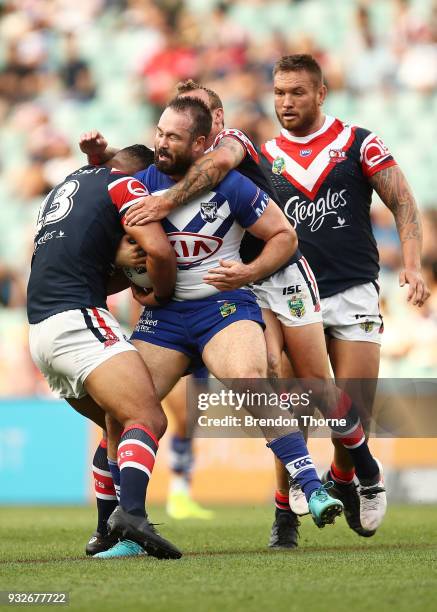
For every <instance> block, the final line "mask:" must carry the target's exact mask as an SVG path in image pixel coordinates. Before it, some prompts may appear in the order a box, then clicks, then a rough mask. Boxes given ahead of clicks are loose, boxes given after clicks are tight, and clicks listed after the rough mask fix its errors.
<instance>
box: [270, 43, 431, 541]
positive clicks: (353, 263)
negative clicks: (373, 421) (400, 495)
mask: <svg viewBox="0 0 437 612" xmlns="http://www.w3.org/2000/svg"><path fill="white" fill-rule="evenodd" d="M326 94H327V88H326V86H325V84H324V82H323V75H322V71H321V69H320V66H319V65H318V63H317V62H316V61H315V60H314V58H313V57H311V56H309V55H290V56H285V57H282V58H281V59H280V60H279V61H278V62H277V63H276V65H275V67H274V100H275V110H276V115H277V117H278V120H279V123H280V124H281V126H282V130H281V132H280V134H279V135H278V136H277V137H276V138H273V139H272V140H269V141H268V142H266V143H264V144H263V146H262V148H261V150H262V156H261V165H262V167H263V168H264V169H265V170H266V171H267V172H269V174H270V178H271V180H272V183H273V185H274V187H275V189H276V193H277V197H278V198H279V200H278V201H279V204H280V206H281V207H282V209H283V210H284V213H285V214H286V216H287V218H288V219H289V221H290V222H291V224H292V225H293V227H294V228H295V229H296V231H297V234H298V237H299V247H300V249H301V251H302V253H303V254H304V256H305V257H306V258H307V260H308V262H309V263H310V265H311V268H312V270H313V271H314V274H315V276H316V280H317V283H318V287H319V292H320V297H321V309H322V316H323V325H324V329H325V335H326V341H327V348H328V354H329V358H330V362H331V366H332V369H333V371H334V374H335V378H336V381H337V384H338V385H339V386H343V387H344V388H346V389H348V384H347V381H348V380H351V379H352V380H351V382H350V386H349V391H350V393H351V395H352V396H354V395H355V393H354V390H353V384H354V383H353V379H369V382H368V383H366V385H365V386H362V387H363V391H362V396H361V398H360V399H359V400H358V402H359V404H360V409H361V420H362V421H363V423H364V424H366V423H367V424H368V423H369V421H370V417H371V411H372V406H373V401H374V394H375V389H376V380H377V378H378V373H379V363H380V346H381V338H382V332H383V321H382V317H381V314H380V311H379V300H378V298H379V284H378V274H379V263H378V259H379V258H378V250H377V246H376V242H375V238H374V236H373V233H372V227H371V220H370V205H371V201H372V194H373V191H376V193H377V194H378V195H379V197H380V198H381V200H382V201H383V203H384V204H385V205H386V206H387V207H388V208H389V209H390V210H391V212H392V213H393V216H394V219H395V222H396V227H397V231H398V234H399V240H400V245H401V253H402V262H403V265H402V270H401V272H400V274H399V284H400V286H401V287H403V286H405V285H408V286H409V288H408V294H407V301H408V302H411V303H412V304H413V305H417V306H418V307H421V306H422V305H423V304H424V302H425V301H426V300H427V299H428V297H429V295H430V293H429V290H428V288H427V287H426V284H425V281H424V279H423V277H422V273H421V259H420V255H421V243H422V230H421V222H420V215H419V212H418V209H417V205H416V202H415V200H414V196H413V193H412V191H411V189H410V187H409V185H408V182H407V180H406V178H405V176H404V174H403V172H402V170H401V169H400V168H399V166H398V164H397V163H396V162H395V160H394V159H393V157H392V155H391V153H390V151H389V150H388V149H387V147H386V146H385V144H384V143H383V141H382V140H381V139H380V138H379V137H378V136H377V135H375V134H374V133H373V132H371V131H369V130H366V129H363V128H361V127H357V126H354V125H349V124H347V123H346V122H343V121H341V120H340V119H337V118H334V117H330V116H327V115H325V114H324V113H323V103H324V101H325V98H326ZM293 365H294V363H293ZM354 399H356V398H355V397H354ZM333 442H334V446H335V451H334V459H333V461H332V464H331V467H330V470H329V471H328V472H327V473H326V474H325V480H333V481H334V483H335V486H334V487H333V489H332V491H333V494H334V495H336V496H337V497H338V498H339V499H341V500H342V501H343V503H344V505H345V516H346V519H347V521H348V523H349V526H350V527H351V528H352V529H353V530H354V531H356V532H357V533H358V534H359V535H361V536H365V537H369V536H372V535H373V534H374V533H375V530H376V527H377V526H378V523H375V524H374V525H373V527H371V528H369V526H366V527H365V526H364V525H363V524H362V523H363V516H364V520H365V518H366V514H368V513H369V512H373V513H374V512H375V510H376V512H377V511H378V507H379V506H381V512H382V497H383V493H382V491H381V489H382V488H383V487H382V482H375V483H374V486H369V487H365V486H361V485H360V484H358V483H357V482H356V479H355V471H354V467H353V465H352V462H351V458H350V455H349V454H348V453H347V452H346V451H345V448H344V447H343V445H341V444H340V443H339V441H338V439H335V438H333ZM281 469H282V468H281ZM283 477H284V479H286V475H285V474H284V475H283ZM360 503H361V519H360V512H359V509H360Z"/></svg>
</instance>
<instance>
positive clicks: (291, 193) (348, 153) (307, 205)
mask: <svg viewBox="0 0 437 612" xmlns="http://www.w3.org/2000/svg"><path fill="white" fill-rule="evenodd" d="M261 150H262V156H261V166H262V167H263V168H264V169H265V170H266V171H268V172H269V173H270V178H271V180H272V182H273V185H274V187H275V190H276V193H277V195H278V198H279V199H278V200H277V202H278V203H279V204H280V205H281V207H282V209H283V211H284V213H285V214H286V216H287V218H288V219H289V220H290V222H291V224H292V225H293V227H294V228H295V229H296V231H297V235H298V238H299V247H300V249H301V251H302V252H303V254H304V255H305V257H306V258H307V259H308V261H309V263H310V265H311V268H312V270H313V271H314V273H315V275H316V279H317V283H318V286H319V291H320V295H321V297H322V298H325V297H329V296H331V295H334V294H336V293H339V292H341V291H344V290H346V289H348V288H349V287H354V286H355V285H359V284H363V283H367V282H369V281H373V280H375V279H376V278H377V276H378V272H379V264H378V250H377V247H376V242H375V238H374V236H373V233H372V228H371V223H370V214H369V211H370V204H371V198H372V186H371V185H370V182H369V178H370V177H371V176H373V175H374V174H375V173H376V172H379V171H380V170H383V169H384V168H388V167H390V166H393V165H395V163H396V162H395V161H394V159H393V157H392V156H391V154H390V152H389V151H388V149H387V148H386V146H385V145H384V143H383V142H382V141H381V139H380V138H378V137H377V136H376V135H375V134H373V133H371V132H369V131H368V130H365V129H363V128H359V127H355V126H350V125H347V124H345V123H343V122H342V121H340V120H339V119H335V118H334V117H326V119H325V123H324V125H323V127H322V128H321V129H320V130H319V131H318V132H316V133H314V134H311V135H309V136H305V137H300V138H299V137H295V136H292V135H291V134H289V132H288V131H287V130H281V134H280V136H278V137H277V138H274V139H273V140H269V141H268V142H266V143H265V144H264V145H263V146H262V149H261Z"/></svg>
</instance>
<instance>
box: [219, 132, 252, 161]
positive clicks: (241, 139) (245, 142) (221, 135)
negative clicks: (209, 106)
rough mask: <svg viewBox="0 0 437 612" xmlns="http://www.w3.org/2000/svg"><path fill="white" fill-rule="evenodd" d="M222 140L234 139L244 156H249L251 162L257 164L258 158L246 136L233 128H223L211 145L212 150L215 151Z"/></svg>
mask: <svg viewBox="0 0 437 612" xmlns="http://www.w3.org/2000/svg"><path fill="white" fill-rule="evenodd" d="M222 138H235V140H237V141H238V142H239V143H240V144H241V146H242V147H243V149H244V152H245V156H246V155H250V157H252V158H253V160H254V161H256V163H259V156H258V153H257V151H256V149H255V145H254V144H253V142H252V141H251V140H250V138H248V137H247V136H246V134H245V133H244V132H242V131H241V130H237V129H234V128H225V129H224V130H222V131H221V132H219V133H218V134H217V136H216V137H215V140H214V143H213V145H212V148H213V149H215V147H216V146H217V145H218V144H219V142H220V141H221V140H222Z"/></svg>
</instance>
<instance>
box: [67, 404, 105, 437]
mask: <svg viewBox="0 0 437 612" xmlns="http://www.w3.org/2000/svg"><path fill="white" fill-rule="evenodd" d="M66 401H67V402H68V403H69V404H70V406H72V407H73V408H74V409H75V410H76V412H78V413H79V414H81V415H82V416H84V417H86V418H87V419H90V420H91V421H93V422H94V423H95V424H96V425H98V426H99V427H101V428H102V429H103V430H105V429H106V420H105V414H106V413H105V411H104V410H102V408H100V406H99V405H98V404H96V402H95V401H94V400H93V398H92V397H90V396H89V395H85V396H84V397H81V398H80V399H76V398H75V397H67V398H66Z"/></svg>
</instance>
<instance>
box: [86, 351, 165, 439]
mask: <svg viewBox="0 0 437 612" xmlns="http://www.w3.org/2000/svg"><path fill="white" fill-rule="evenodd" d="M84 386H85V389H86V391H87V393H88V394H89V395H90V396H91V397H92V398H93V399H94V400H95V402H96V403H97V404H98V405H99V406H100V407H101V408H102V409H103V410H105V412H108V413H109V414H110V415H111V416H112V417H113V418H114V419H116V420H117V421H118V422H119V423H122V424H124V425H126V423H131V422H132V421H136V422H138V423H139V424H145V423H146V422H147V423H148V424H149V426H156V427H157V428H158V430H159V429H161V428H162V427H163V426H164V423H165V416H164V413H163V412H162V409H161V406H160V403H159V400H158V398H157V395H156V392H155V388H154V386H153V383H152V379H151V377H150V374H149V372H148V370H147V368H146V366H145V364H144V362H143V360H142V359H141V357H140V355H139V354H138V352H137V351H126V352H123V353H119V354H117V355H114V356H113V357H111V358H110V359H107V360H106V361H104V362H103V363H101V364H100V365H99V366H97V367H96V368H95V369H94V370H93V371H92V372H91V373H90V374H89V375H88V376H87V378H86V379H85V383H84ZM152 428H153V427H152ZM164 429H165V426H164Z"/></svg>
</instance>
